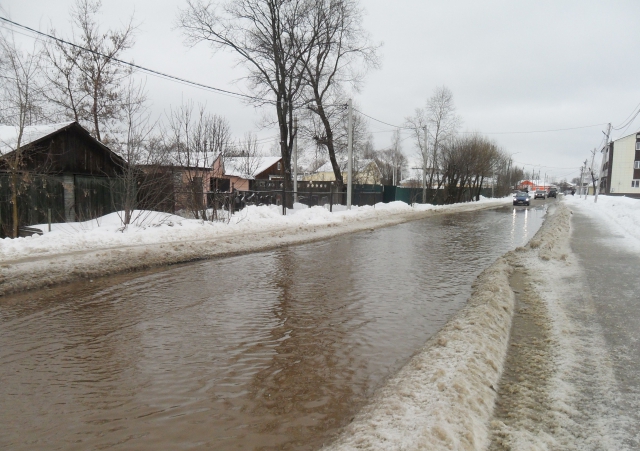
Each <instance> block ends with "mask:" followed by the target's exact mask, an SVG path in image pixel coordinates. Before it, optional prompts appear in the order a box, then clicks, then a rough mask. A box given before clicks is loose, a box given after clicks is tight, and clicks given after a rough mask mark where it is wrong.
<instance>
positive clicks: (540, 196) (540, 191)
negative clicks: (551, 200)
mask: <svg viewBox="0 0 640 451" xmlns="http://www.w3.org/2000/svg"><path fill="white" fill-rule="evenodd" d="M533 198H534V199H546V198H547V192H546V191H545V190H543V189H537V190H536V194H535V195H534V196H533Z"/></svg>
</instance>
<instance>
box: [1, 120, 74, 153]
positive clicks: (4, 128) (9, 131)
mask: <svg viewBox="0 0 640 451" xmlns="http://www.w3.org/2000/svg"><path fill="white" fill-rule="evenodd" d="M71 124H74V122H73V121H71V122H59V123H56V124H42V125H30V126H28V127H25V128H24V130H23V133H22V139H21V141H20V146H26V145H27V144H31V143H32V142H35V141H38V140H39V139H41V138H44V137H46V136H49V135H51V134H53V133H55V132H57V131H59V130H62V129H63V128H66V127H68V126H70V125H71ZM19 131H20V129H19V127H17V126H13V125H0V155H4V154H6V153H9V152H12V151H14V150H15V148H16V147H17V145H18V134H19Z"/></svg>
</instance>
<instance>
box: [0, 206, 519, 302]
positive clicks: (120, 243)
mask: <svg viewBox="0 0 640 451" xmlns="http://www.w3.org/2000/svg"><path fill="white" fill-rule="evenodd" d="M510 202H511V198H503V199H481V201H480V202H472V203H464V204H455V205H446V206H433V205H416V206H413V207H412V206H409V205H407V204H405V203H403V202H392V203H389V204H377V205H376V206H375V207H370V206H366V207H354V208H353V209H352V210H343V211H334V212H333V213H332V212H329V210H328V209H326V208H323V207H312V208H301V206H299V205H296V208H295V209H293V210H289V211H288V212H287V214H286V215H284V216H283V215H282V214H281V210H280V208H277V207H267V206H260V207H257V206H250V207H247V208H245V209H244V210H241V211H240V212H238V213H236V214H234V215H233V216H232V217H231V218H229V220H228V221H226V222H208V221H201V220H195V219H184V218H181V217H178V216H173V215H166V214H162V213H157V214H152V215H148V214H146V213H145V214H142V215H141V216H140V218H141V219H142V218H144V220H140V221H137V222H136V223H135V224H132V225H130V226H129V227H127V228H126V229H123V228H122V226H121V223H120V220H119V216H118V214H117V213H112V214H110V215H107V216H105V217H102V218H99V219H97V220H93V221H87V222H84V223H70V224H55V225H53V227H52V231H51V232H48V231H46V230H47V226H46V225H44V226H39V227H40V228H41V229H43V230H45V233H44V235H42V236H33V237H28V238H18V239H9V238H7V239H4V240H0V294H3V293H4V294H6V293H10V292H16V291H21V290H25V289H32V288H39V287H45V286H49V285H52V284H56V283H62V282H69V281H72V280H76V279H79V278H93V277H101V276H105V275H109V274H114V273H118V272H127V271H134V270H138V269H143V268H149V267H154V266H162V265H168V264H173V263H180V262H186V261H193V260H198V259H205V258H212V257H219V256H225V255H233V254H238V253H246V252H254V251H262V250H268V249H272V248H274V247H277V246H282V245H289V244H297V243H303V242H309V241H314V240H321V239H325V238H329V237H331V236H336V235H339V234H342V233H351V232H357V231H360V230H367V229H370V228H374V227H385V226H389V225H393V224H398V223H401V222H405V221H410V220H415V219H420V218H423V217H426V216H428V215H430V214H438V213H455V212H460V211H471V210H477V209H482V208H495V207H500V206H503V205H508V204H509V203H510ZM136 216H137V215H136Z"/></svg>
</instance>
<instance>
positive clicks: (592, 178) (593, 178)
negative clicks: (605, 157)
mask: <svg viewBox="0 0 640 451" xmlns="http://www.w3.org/2000/svg"><path fill="white" fill-rule="evenodd" d="M596 152H597V150H596V148H595V147H594V148H593V151H592V152H591V167H590V168H589V172H590V173H591V184H592V185H593V194H595V191H596V180H595V179H596V177H595V175H594V174H593V163H594V162H595V159H596ZM588 192H589V187H588V185H587V193H588Z"/></svg>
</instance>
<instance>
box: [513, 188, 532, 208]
mask: <svg viewBox="0 0 640 451" xmlns="http://www.w3.org/2000/svg"><path fill="white" fill-rule="evenodd" d="M530 202H531V198H530V197H529V193H525V192H524V191H518V192H517V193H515V194H514V195H513V205H529V203H530Z"/></svg>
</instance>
